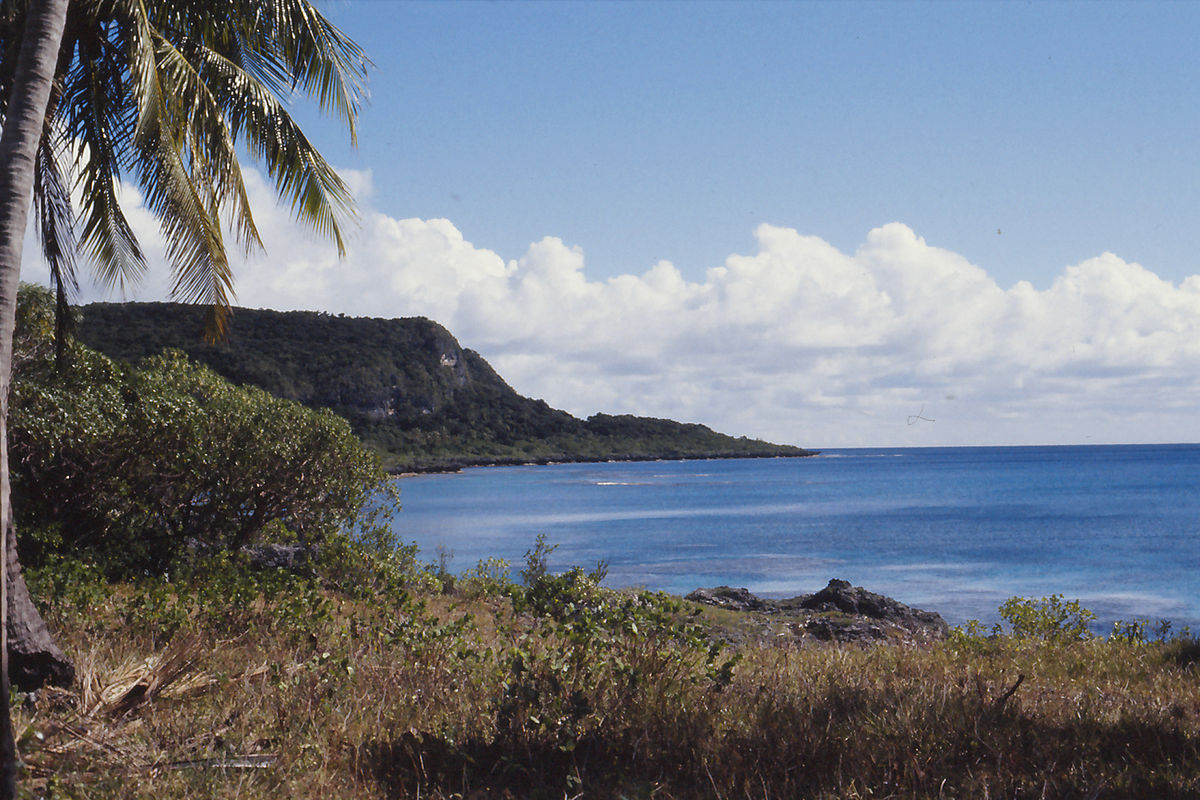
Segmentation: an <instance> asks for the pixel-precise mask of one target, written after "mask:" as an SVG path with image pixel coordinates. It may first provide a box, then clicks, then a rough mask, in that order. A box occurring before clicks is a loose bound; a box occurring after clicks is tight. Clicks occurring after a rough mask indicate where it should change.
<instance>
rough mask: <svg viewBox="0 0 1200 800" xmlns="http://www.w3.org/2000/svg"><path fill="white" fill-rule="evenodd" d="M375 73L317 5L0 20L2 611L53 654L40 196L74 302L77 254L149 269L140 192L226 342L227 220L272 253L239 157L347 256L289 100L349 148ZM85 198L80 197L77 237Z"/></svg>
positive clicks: (245, 3)
mask: <svg viewBox="0 0 1200 800" xmlns="http://www.w3.org/2000/svg"><path fill="white" fill-rule="evenodd" d="M365 73H366V60H365V58H364V57H363V55H362V52H361V51H360V50H359V48H358V46H357V45H355V44H354V43H353V42H352V41H350V40H349V39H348V38H347V37H346V36H345V35H343V34H342V33H341V32H340V31H338V30H337V29H336V28H334V27H333V26H332V25H331V24H330V23H329V22H328V21H327V20H326V19H325V18H324V17H323V16H322V15H321V14H320V13H318V12H317V11H316V9H315V8H314V7H313V6H312V4H311V3H310V2H309V0H227V1H226V2H221V3H216V2H211V0H155V2H152V3H147V2H145V1H144V0H4V2H3V5H2V6H0V104H2V105H0V116H3V120H4V127H3V135H2V137H0V522H2V523H3V527H4V534H3V535H2V536H0V569H4V568H5V567H7V568H8V569H7V577H6V578H5V579H4V580H0V587H3V589H0V591H8V592H9V596H8V597H7V599H6V600H4V599H0V614H4V613H6V612H11V613H12V617H13V619H26V620H29V619H33V620H36V623H32V628H31V630H33V629H36V628H37V627H38V626H39V625H40V628H41V632H42V634H43V635H44V638H45V641H46V643H47V644H49V646H50V647H52V643H49V636H48V635H47V634H45V626H44V624H42V623H41V618H40V616H38V615H37V612H36V610H35V609H34V608H33V606H32V603H30V602H29V601H28V592H24V604H23V606H22V607H18V606H17V605H16V601H18V600H20V599H21V592H22V591H23V590H24V581H23V580H22V579H21V577H20V565H19V563H18V561H17V560H16V549H15V546H14V543H15V539H14V534H13V526H12V520H13V516H12V509H11V504H10V502H9V474H8V461H7V434H6V425H7V415H8V406H7V403H8V386H9V382H10V380H11V369H12V339H13V327H14V320H15V306H16V294H17V286H18V282H19V277H20V259H21V251H22V243H23V239H24V231H25V224H26V220H27V213H28V209H29V206H30V198H31V197H33V199H34V201H35V202H34V204H33V205H34V208H35V209H36V214H37V222H38V228H39V232H40V234H41V240H42V249H43V252H44V253H45V255H46V258H47V261H48V262H49V264H50V268H51V278H52V282H53V284H54V286H55V288H56V290H57V293H58V297H59V302H60V304H64V305H65V302H66V300H67V298H68V295H69V293H70V291H71V289H72V287H73V286H74V285H75V261H74V257H75V254H76V252H77V251H78V252H81V253H83V254H84V255H85V256H87V257H88V258H90V260H91V261H92V262H93V264H94V266H95V269H96V272H97V274H98V276H99V277H100V278H101V279H102V281H104V282H106V283H107V284H109V285H124V284H125V283H126V282H129V281H134V280H136V279H137V278H138V277H139V276H140V275H141V273H142V272H143V271H144V269H145V258H144V256H143V253H142V251H141V248H140V246H139V245H138V242H137V239H136V237H135V236H134V233H133V230H132V227H131V226H130V225H129V222H128V220H127V219H126V218H125V216H124V213H123V212H122V209H121V207H120V204H119V203H118V201H117V196H118V189H119V187H120V181H121V180H122V179H129V180H132V181H133V182H134V183H135V184H136V185H137V186H138V188H139V189H140V190H141V192H142V194H143V197H144V201H145V204H146V206H147V208H149V209H150V210H151V211H152V212H153V213H154V214H155V215H156V216H157V217H158V219H159V222H160V226H161V230H162V232H163V235H164V239H165V241H166V242H167V255H168V257H169V259H170V260H171V263H172V266H173V269H174V279H175V283H174V294H175V296H176V298H177V299H180V300H184V301H194V302H204V303H207V304H209V305H210V306H211V307H212V309H213V313H212V315H211V320H210V322H211V324H210V332H211V333H212V334H213V335H220V334H221V332H222V331H223V329H224V325H225V322H226V318H227V312H228V308H229V305H230V301H231V294H232V285H233V284H232V281H233V276H232V274H231V271H230V266H229V259H228V256H227V253H226V246H225V241H224V237H223V232H222V218H223V217H224V218H225V219H226V220H227V221H228V222H229V224H230V225H231V227H232V228H233V230H234V232H235V236H236V239H237V240H238V242H239V243H240V244H241V245H242V246H243V247H245V248H247V249H253V248H256V247H261V242H260V241H259V238H258V232H257V231H256V229H255V226H254V219H253V216H252V214H251V212H250V208H249V205H248V201H247V196H246V190H245V186H244V185H243V181H242V173H241V169H240V166H239V163H238V158H237V148H238V147H239V146H244V147H245V148H247V149H248V150H249V152H250V153H251V154H252V155H253V156H254V157H255V158H256V159H257V160H258V161H259V162H260V163H261V164H262V165H263V166H264V167H265V168H266V170H267V172H268V173H269V174H270V176H271V177H272V178H273V179H274V181H275V186H276V189H277V191H278V193H279V195H280V197H281V198H283V199H285V200H287V201H289V202H290V203H291V205H292V207H293V210H294V211H295V213H296V215H297V216H298V217H299V218H300V219H303V220H305V221H307V222H309V223H311V224H312V225H313V226H314V227H315V228H316V229H317V230H318V231H320V232H323V233H326V234H329V235H330V236H332V237H333V238H334V239H335V240H336V241H337V243H338V246H339V250H341V249H342V234H341V220H342V219H344V218H345V217H346V216H347V215H348V214H350V213H352V201H351V198H350V193H349V191H348V190H347V188H346V186H345V185H344V184H343V183H342V181H341V179H340V178H339V177H338V175H337V173H336V172H334V170H333V169H332V168H331V167H330V166H329V165H328V164H327V163H326V162H325V160H324V159H323V158H322V157H321V155H320V153H318V152H317V150H316V148H315V147H314V146H313V144H312V143H311V142H309V140H308V139H307V138H306V137H305V135H304V133H303V132H302V131H301V130H300V128H299V126H298V125H297V124H296V123H295V121H294V120H292V118H291V116H290V115H289V114H288V113H287V110H286V108H285V101H286V100H287V99H289V98H290V97H291V96H292V95H293V94H296V93H301V94H305V95H308V96H309V97H312V98H314V99H316V101H317V102H318V104H319V105H320V106H321V108H322V109H324V110H327V111H331V112H332V113H334V114H336V115H337V116H338V117H340V118H341V120H342V121H343V122H344V123H345V124H346V125H347V127H348V129H349V131H350V135H351V139H352V141H353V138H354V126H355V119H356V117H357V113H358V109H359V107H360V105H361V101H362V97H363V93H364V87H365ZM72 187H74V188H75V189H76V190H77V192H76V193H77V194H78V196H79V197H80V198H81V199H80V203H81V207H80V209H79V214H78V219H79V220H80V221H81V223H82V226H81V229H80V230H79V231H78V236H77V235H76V230H75V224H74V223H75V220H76V218H77V215H76V211H75V209H74V207H73V204H72ZM63 318H64V319H65V318H66V316H65V315H63ZM5 548H7V553H4V552H3V551H4V550H5ZM18 585H19V588H14V587H17V586H18ZM0 630H4V631H13V626H12V625H11V624H5V625H3V626H0ZM35 633H36V631H35ZM22 635H24V632H23V633H22ZM13 644H15V643H9V647H11V646H13ZM9 647H4V648H3V655H0V659H5V658H7V653H8V651H9ZM55 650H56V649H55ZM51 656H53V657H54V658H59V659H61V658H62V656H61V653H57V655H55V654H54V653H51ZM62 663H63V664H66V662H65V659H63V660H62ZM67 666H68V667H69V665H67ZM0 671H2V673H3V675H0V695H2V696H3V698H2V699H0V711H3V712H4V722H3V727H5V728H8V731H7V733H8V738H7V743H8V750H7V751H6V750H5V749H4V748H5V739H4V735H3V731H0V759H3V760H4V764H0V800H3V798H7V797H10V796H12V794H13V792H14V791H15V783H14V782H13V781H14V780H15V779H14V778H13V775H14V774H15V772H14V771H13V770H14V762H13V750H12V747H11V741H12V734H11V727H10V724H9V721H8V720H9V715H8V713H7V710H8V709H7V698H8V692H7V686H6V684H7V676H8V665H7V663H4V664H3V669H2V670H0ZM60 678H61V674H60Z"/></svg>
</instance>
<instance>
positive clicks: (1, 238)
mask: <svg viewBox="0 0 1200 800" xmlns="http://www.w3.org/2000/svg"><path fill="white" fill-rule="evenodd" d="M68 1H69V0H33V2H31V3H30V5H29V12H28V17H27V18H26V23H25V30H24V33H23V37H22V42H21V53H20V56H19V57H18V61H17V71H16V75H15V76H14V81H13V88H12V97H10V98H9V101H8V109H7V115H6V117H5V120H4V130H3V133H2V134H0V523H2V524H3V533H2V534H0V619H2V620H3V624H0V716H2V717H3V719H0V800H12V798H15V797H16V796H17V749H16V743H15V741H14V740H13V729H12V714H11V709H10V708H9V682H8V645H9V642H8V617H9V608H8V606H9V599H10V596H11V597H12V599H14V600H16V599H18V598H17V597H16V593H13V592H11V590H10V586H9V573H10V572H11V571H12V569H13V568H15V569H16V574H17V575H19V574H20V572H19V570H20V564H19V562H18V560H17V558H16V552H15V548H14V547H13V545H14V543H15V539H14V536H13V533H12V530H13V527H12V520H13V514H12V507H11V492H10V490H9V476H8V394H9V386H10V384H11V382H12V352H13V328H14V327H15V326H16V313H17V288H18V286H19V285H20V280H21V251H22V248H23V246H24V243H25V222H26V219H27V217H28V215H29V206H30V203H31V201H32V197H33V174H34V161H35V159H36V157H37V147H38V142H39V141H40V140H41V136H42V125H43V121H44V120H45V118H46V107H47V105H48V104H49V102H50V88H51V85H52V84H53V83H54V71H55V67H56V65H57V63H58V51H59V47H60V46H61V45H62V36H63V28H64V26H65V25H66V20H67V6H68ZM21 586H22V588H24V580H22V581H21ZM24 601H25V603H27V604H29V605H30V606H32V603H30V602H29V593H28V592H25V593H24ZM22 611H25V609H22ZM33 613H34V615H35V616H37V619H38V622H41V616H40V615H38V614H37V611H36V610H35V611H34V612H33ZM41 627H42V630H44V629H45V625H44V623H43V624H42V626H41Z"/></svg>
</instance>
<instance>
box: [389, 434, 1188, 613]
mask: <svg viewBox="0 0 1200 800" xmlns="http://www.w3.org/2000/svg"><path fill="white" fill-rule="evenodd" d="M400 488H401V501H402V503H403V505H404V510H403V511H402V512H401V513H400V514H399V515H398V516H397V519H396V523H395V528H396V531H397V532H398V533H399V535H400V537H401V538H402V539H403V540H404V541H406V542H416V543H417V544H418V545H419V546H420V548H421V554H422V558H423V559H424V560H426V561H436V560H438V558H439V557H440V555H444V557H446V558H447V559H449V567H450V569H451V570H452V571H454V572H463V571H465V570H467V569H470V568H472V567H474V566H475V565H476V564H477V563H478V562H479V561H480V560H481V559H484V558H489V557H499V558H504V559H506V560H508V561H509V562H510V565H511V567H512V570H513V572H514V574H515V573H516V571H517V570H519V568H520V567H521V566H522V565H523V563H524V561H523V556H524V554H525V552H526V551H527V550H529V549H530V548H531V547H532V546H533V544H534V542H535V540H536V537H537V536H538V535H539V534H542V535H544V536H545V537H546V540H547V542H549V543H550V544H553V545H556V546H557V548H556V549H555V551H554V552H553V554H552V555H551V557H550V565H551V567H552V568H553V569H555V570H558V569H565V568H567V567H570V566H574V565H580V566H584V567H586V568H589V569H590V568H591V567H593V566H595V564H596V562H598V561H604V562H606V563H607V564H608V577H607V579H606V581H605V582H606V584H608V585H610V586H615V587H624V586H639V587H645V588H649V589H660V590H664V591H667V592H671V593H675V594H686V593H687V592H690V591H691V590H693V589H695V588H697V587H701V586H716V585H721V584H725V585H730V586H744V587H746V588H748V589H750V590H751V591H753V592H755V593H757V594H760V595H763V596H771V597H791V596H794V595H797V594H803V593H808V592H814V591H816V590H818V589H820V588H821V587H823V586H824V585H825V584H826V583H827V582H828V581H829V579H830V578H842V579H845V580H848V581H850V582H852V583H853V584H855V585H858V586H864V587H866V588H867V589H869V590H871V591H875V592H880V593H882V594H886V595H890V596H892V597H895V598H896V599H898V600H900V601H902V602H904V603H908V604H909V605H912V606H916V607H919V608H924V609H928V610H932V611H937V612H939V613H940V614H942V616H944V617H945V618H946V620H947V621H948V622H950V623H951V624H961V623H963V622H964V621H966V620H968V619H978V620H981V621H983V622H985V623H988V624H990V623H992V622H995V621H996V620H997V619H998V618H999V615H998V612H997V608H998V607H999V605H1000V604H1001V603H1003V602H1004V600H1005V599H1007V598H1009V597H1012V596H1023V597H1043V596H1046V595H1050V594H1061V595H1063V596H1064V597H1066V598H1067V599H1078V600H1080V602H1081V603H1082V605H1084V606H1085V607H1087V608H1089V609H1091V610H1092V611H1093V612H1095V613H1096V615H1097V623H1096V626H1095V627H1096V629H1097V630H1098V631H1102V632H1103V631H1107V630H1109V629H1110V628H1111V625H1112V623H1113V621H1114V620H1117V619H1125V620H1130V619H1135V618H1146V619H1150V620H1152V621H1158V620H1160V619H1168V620H1171V621H1172V622H1173V623H1174V626H1175V630H1177V631H1178V630H1180V629H1181V628H1182V627H1183V626H1185V625H1187V626H1190V627H1191V628H1192V629H1193V630H1196V631H1200V445H1113V446H1107V445H1091V446H1065V447H955V448H898V449H853V450H829V451H825V452H823V453H822V454H821V455H820V456H817V457H814V458H798V459H792V458H783V459H745V460H742V459H737V460H710V461H675V462H671V461H655V462H640V463H605V464H562V465H552V466H528V467H486V468H475V469H468V470H465V471H463V472H462V473H458V474H448V475H426V476H419V477H413V478H403V479H400Z"/></svg>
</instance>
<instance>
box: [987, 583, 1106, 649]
mask: <svg viewBox="0 0 1200 800" xmlns="http://www.w3.org/2000/svg"><path fill="white" fill-rule="evenodd" d="M1000 616H1001V618H1002V619H1004V620H1005V621H1006V622H1008V624H1009V625H1010V626H1011V627H1012V630H1011V633H1012V635H1013V636H1014V637H1016V638H1018V639H1021V638H1034V639H1048V640H1052V641H1060V642H1064V641H1080V640H1083V639H1088V638H1091V635H1092V634H1091V631H1090V630H1089V628H1088V626H1089V625H1090V624H1091V623H1092V622H1093V621H1094V620H1095V619H1096V615H1095V614H1093V613H1092V612H1091V611H1089V610H1088V609H1086V608H1084V607H1082V606H1081V605H1079V601H1078V600H1066V601H1064V600H1063V596H1062V595H1061V594H1052V595H1050V596H1049V597H1043V598H1042V599H1041V600H1032V599H1029V598H1026V597H1010V598H1008V600H1005V601H1004V604H1003V605H1002V606H1000Z"/></svg>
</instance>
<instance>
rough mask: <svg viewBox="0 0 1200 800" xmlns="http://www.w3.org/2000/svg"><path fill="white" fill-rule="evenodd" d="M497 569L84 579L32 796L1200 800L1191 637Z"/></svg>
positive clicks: (38, 714)
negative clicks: (522, 576) (961, 620)
mask: <svg viewBox="0 0 1200 800" xmlns="http://www.w3.org/2000/svg"><path fill="white" fill-rule="evenodd" d="M502 576H503V571H502V570H498V569H496V568H495V565H494V564H493V565H483V566H481V569H480V570H479V571H478V572H477V574H475V575H469V576H466V577H465V578H460V579H459V580H458V581H457V582H456V584H455V589H454V590H453V591H450V592H447V591H444V589H443V588H439V587H438V586H437V585H435V582H433V581H432V579H431V578H430V577H429V576H428V575H424V574H419V573H418V572H416V571H412V572H410V573H407V574H404V575H399V574H392V575H390V576H389V577H388V578H387V579H386V580H379V581H377V582H376V583H369V582H368V583H364V584H358V585H355V586H348V587H342V588H337V587H332V586H328V585H325V586H320V585H318V584H317V583H316V582H315V581H314V580H308V579H299V578H294V577H291V576H282V575H272V576H267V577H264V576H263V575H262V574H261V573H254V572H251V571H249V570H248V569H246V568H243V567H239V566H237V565H231V564H226V565H224V566H223V568H222V570H221V572H220V575H219V577H218V576H217V575H214V574H213V573H206V574H203V575H197V576H195V577H194V579H193V580H192V582H191V583H189V582H187V581H185V580H176V581H175V582H174V583H170V584H168V583H163V582H146V583H143V584H141V585H138V586H133V585H120V586H104V585H99V584H98V583H96V582H95V579H94V576H93V579H92V582H91V583H89V582H88V580H85V579H82V578H80V577H79V576H78V575H77V576H76V578H77V580H76V581H75V582H74V583H72V584H71V587H72V588H66V587H65V586H60V587H59V588H60V590H61V591H60V593H59V594H58V595H57V596H56V600H55V601H53V602H52V603H51V606H50V608H48V609H47V612H48V616H49V617H50V619H51V621H52V625H53V627H54V628H55V630H56V632H57V634H58V636H59V638H60V640H61V641H62V643H63V645H64V647H65V648H66V649H67V650H69V651H70V652H71V653H72V654H73V655H74V656H75V658H76V659H77V666H78V667H79V673H80V679H79V682H78V684H77V687H76V688H75V689H73V690H71V691H54V690H44V691H43V692H41V693H39V695H38V696H37V698H36V702H31V703H26V704H24V705H22V704H21V703H18V709H19V710H18V714H17V720H16V722H17V731H18V735H19V737H20V749H21V753H22V756H23V758H24V761H25V780H24V784H23V786H24V790H25V791H26V792H27V794H28V796H30V797H58V798H108V797H112V798H118V797H119V798H154V800H167V799H168V798H193V797H229V798H235V797H236V798H301V799H304V798H313V799H314V800H316V798H320V799H321V800H327V799H328V798H330V797H339V798H341V797H346V798H350V797H354V798H360V797H362V798H418V797H419V798H491V797H495V798H502V797H513V798H555V799H556V800H559V799H560V798H563V797H583V798H620V797H627V798H639V797H645V798H650V797H655V798H721V799H722V800H724V799H726V798H799V797H811V798H864V797H928V798H935V797H938V798H983V797H992V798H1000V797H1004V798H1026V797H1028V798H1041V797H1055V798H1057V797H1079V798H1129V797H1155V798H1185V797H1187V798H1194V797H1198V796H1200V672H1198V671H1197V669H1198V668H1197V666H1196V665H1195V655H1196V652H1197V648H1196V646H1195V644H1194V643H1193V642H1192V641H1191V640H1186V639H1185V640H1180V639H1176V640H1170V641H1162V642H1148V641H1145V640H1144V639H1143V638H1136V637H1135V638H1133V639H1111V640H1102V639H1091V638H1082V639H1069V638H1056V637H1053V636H1050V637H1044V638H1043V637H1040V636H1036V637H1035V636H1028V637H1016V636H995V637H988V636H982V635H968V634H963V633H959V634H957V635H955V636H953V637H951V639H950V640H948V641H947V642H945V643H941V644H937V645H931V646H925V647H914V646H904V645H895V644H887V645H878V646H868V647H863V646H857V645H846V646H839V645H822V646H805V645H802V644H801V643H799V642H796V641H792V640H787V641H784V639H785V638H786V637H779V638H780V642H779V643H778V644H773V645H771V646H766V645H762V644H758V643H753V644H746V645H742V646H739V647H737V648H728V647H725V648H722V647H721V646H719V645H714V644H713V641H714V640H715V639H716V638H717V636H716V634H717V633H719V632H716V631H712V630H709V629H708V627H707V625H708V624H709V623H708V622H707V621H706V620H708V619H709V617H707V616H698V615H696V613H695V610H694V609H693V608H692V607H691V606H689V605H688V604H686V603H683V602H681V601H679V600H676V599H673V598H668V597H665V596H662V595H657V594H652V593H620V592H613V591H609V590H605V589H601V588H600V587H599V586H598V584H597V583H596V580H595V578H596V577H598V576H597V575H588V574H585V573H584V572H583V571H581V570H573V571H571V572H569V573H566V574H564V575H557V576H555V575H549V574H547V573H544V572H543V573H541V574H534V575H532V576H530V581H529V585H526V586H521V585H513V584H511V583H508V582H507V580H506V579H504V578H503V577H502ZM43 580H45V578H43ZM214 586H215V587H216V588H215V589H214ZM18 699H19V698H18Z"/></svg>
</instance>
